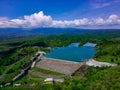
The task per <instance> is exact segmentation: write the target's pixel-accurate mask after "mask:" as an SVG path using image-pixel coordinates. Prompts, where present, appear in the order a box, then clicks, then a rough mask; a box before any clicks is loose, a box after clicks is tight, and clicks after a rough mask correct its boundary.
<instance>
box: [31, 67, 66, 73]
mask: <svg viewBox="0 0 120 90" xmlns="http://www.w3.org/2000/svg"><path fill="white" fill-rule="evenodd" d="M33 70H34V71H37V72H41V73H44V74H50V75H64V74H62V73H59V72H54V71H50V70H46V69H42V68H37V67H34V68H33Z"/></svg>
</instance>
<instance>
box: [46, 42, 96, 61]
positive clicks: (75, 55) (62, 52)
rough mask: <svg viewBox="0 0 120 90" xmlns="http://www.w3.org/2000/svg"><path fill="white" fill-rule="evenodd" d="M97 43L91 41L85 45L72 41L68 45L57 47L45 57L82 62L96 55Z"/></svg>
mask: <svg viewBox="0 0 120 90" xmlns="http://www.w3.org/2000/svg"><path fill="white" fill-rule="evenodd" d="M95 45H96V44H93V43H89V42H88V43H86V44H84V45H83V46H79V43H72V44H70V45H68V46H67V47H57V48H55V49H53V50H52V51H51V52H49V53H47V54H46V55H45V57H48V58H55V59H62V60H68V61H75V62H82V61H84V60H86V59H89V58H92V57H93V56H94V54H95V49H94V46H95Z"/></svg>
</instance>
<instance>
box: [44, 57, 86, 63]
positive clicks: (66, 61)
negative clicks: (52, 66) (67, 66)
mask: <svg viewBox="0 0 120 90" xmlns="http://www.w3.org/2000/svg"><path fill="white" fill-rule="evenodd" d="M43 59H51V60H58V61H64V62H70V63H83V62H84V61H82V62H76V61H69V60H63V59H55V58H48V57H43Z"/></svg>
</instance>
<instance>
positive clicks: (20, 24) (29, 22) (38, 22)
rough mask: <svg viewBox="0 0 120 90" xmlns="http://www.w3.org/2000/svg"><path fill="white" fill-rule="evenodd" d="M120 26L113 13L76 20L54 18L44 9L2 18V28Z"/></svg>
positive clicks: (0, 26)
mask: <svg viewBox="0 0 120 90" xmlns="http://www.w3.org/2000/svg"><path fill="white" fill-rule="evenodd" d="M113 25H114V26H118V27H119V28H120V18H119V16H117V15H115V14H113V15H110V16H109V17H108V19H103V18H101V17H98V18H94V19H88V18H82V19H75V20H63V21H62V20H53V19H52V17H51V16H47V15H44V13H43V12H42V11H40V12H39V13H34V14H32V15H29V16H26V15H25V16H23V18H22V19H19V18H18V19H8V18H6V17H1V18H0V28H43V27H63V28H65V27H86V26H87V27H88V28H89V27H94V26H95V27H97V26H98V27H99V26H104V27H105V26H106V27H111V26H113Z"/></svg>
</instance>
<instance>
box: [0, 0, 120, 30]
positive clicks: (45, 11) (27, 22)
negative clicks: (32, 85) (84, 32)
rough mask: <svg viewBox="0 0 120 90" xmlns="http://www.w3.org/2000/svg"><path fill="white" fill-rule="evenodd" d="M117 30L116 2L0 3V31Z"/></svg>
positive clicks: (8, 0)
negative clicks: (56, 29)
mask: <svg viewBox="0 0 120 90" xmlns="http://www.w3.org/2000/svg"><path fill="white" fill-rule="evenodd" d="M48 27H52V28H71V27H72V28H95V29H96V28H97V29H99V28H102V29H105V28H112V29H113V28H116V29H120V0H0V28H48Z"/></svg>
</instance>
